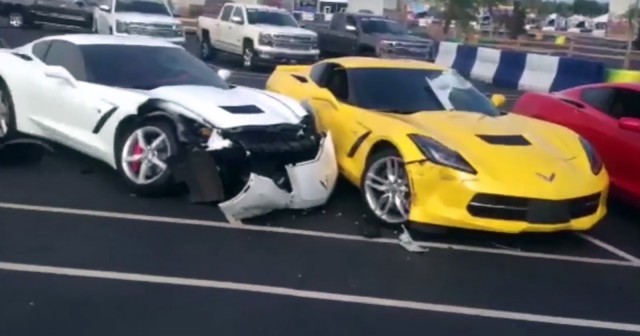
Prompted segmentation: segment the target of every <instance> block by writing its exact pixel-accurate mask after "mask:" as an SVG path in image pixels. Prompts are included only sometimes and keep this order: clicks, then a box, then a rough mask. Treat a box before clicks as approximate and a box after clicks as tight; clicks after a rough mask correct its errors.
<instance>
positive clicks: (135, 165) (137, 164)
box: [131, 141, 144, 173]
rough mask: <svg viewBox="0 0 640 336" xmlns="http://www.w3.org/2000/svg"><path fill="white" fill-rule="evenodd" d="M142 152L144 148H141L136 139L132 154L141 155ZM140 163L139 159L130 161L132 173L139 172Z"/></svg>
mask: <svg viewBox="0 0 640 336" xmlns="http://www.w3.org/2000/svg"><path fill="white" fill-rule="evenodd" d="M142 153H144V148H142V146H140V145H139V144H138V142H137V141H136V145H135V147H133V153H131V154H133V155H142ZM141 165H142V163H141V162H140V161H134V162H131V170H133V172H134V173H138V172H140V166H141Z"/></svg>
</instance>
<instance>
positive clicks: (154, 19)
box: [115, 13, 181, 25]
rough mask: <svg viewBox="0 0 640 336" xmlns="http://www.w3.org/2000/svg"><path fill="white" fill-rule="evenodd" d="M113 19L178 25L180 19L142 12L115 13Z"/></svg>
mask: <svg viewBox="0 0 640 336" xmlns="http://www.w3.org/2000/svg"><path fill="white" fill-rule="evenodd" d="M115 19H116V20H119V21H124V22H131V23H147V24H166V25H179V24H181V23H180V20H179V19H177V18H174V17H171V16H169V15H157V14H142V13H115Z"/></svg>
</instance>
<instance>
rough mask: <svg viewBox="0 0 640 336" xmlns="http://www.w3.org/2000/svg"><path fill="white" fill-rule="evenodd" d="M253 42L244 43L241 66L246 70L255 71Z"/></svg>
mask: <svg viewBox="0 0 640 336" xmlns="http://www.w3.org/2000/svg"><path fill="white" fill-rule="evenodd" d="M254 52H255V51H254V49H253V42H245V43H244V45H243V46H242V66H243V67H244V68H245V69H248V70H255V68H256V65H255V58H256V56H255V53H254Z"/></svg>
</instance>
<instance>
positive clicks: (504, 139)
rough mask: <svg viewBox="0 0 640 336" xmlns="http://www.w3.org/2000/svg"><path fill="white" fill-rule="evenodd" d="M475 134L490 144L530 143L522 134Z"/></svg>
mask: <svg viewBox="0 0 640 336" xmlns="http://www.w3.org/2000/svg"><path fill="white" fill-rule="evenodd" d="M476 136H477V137H478V138H480V139H482V140H484V142H486V143H488V144H491V145H502V146H529V145H531V143H530V142H529V140H527V139H526V138H525V137H523V136H522V135H480V134H476Z"/></svg>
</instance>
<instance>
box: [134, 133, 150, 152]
mask: <svg viewBox="0 0 640 336" xmlns="http://www.w3.org/2000/svg"><path fill="white" fill-rule="evenodd" d="M136 139H137V140H138V146H140V147H141V148H142V149H144V150H145V151H146V150H147V149H148V148H149V146H148V145H147V140H146V139H145V138H144V131H143V130H142V129H139V130H138V131H137V132H136Z"/></svg>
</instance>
